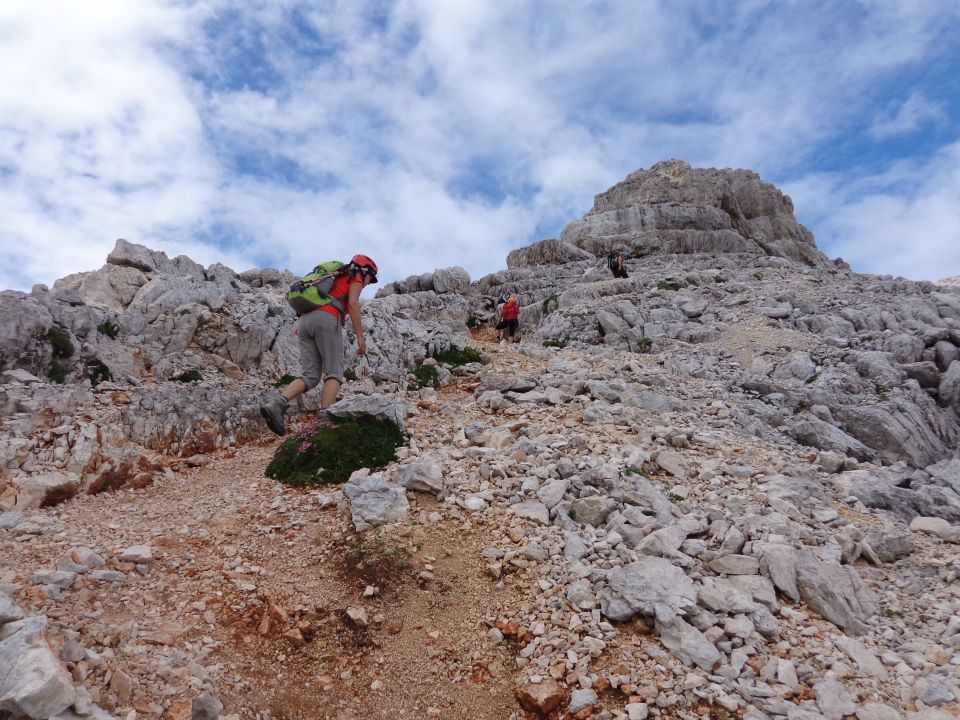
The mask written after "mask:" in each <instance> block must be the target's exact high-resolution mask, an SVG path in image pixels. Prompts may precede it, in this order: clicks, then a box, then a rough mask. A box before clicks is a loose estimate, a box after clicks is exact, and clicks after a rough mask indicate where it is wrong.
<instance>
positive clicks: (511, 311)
mask: <svg viewBox="0 0 960 720" xmlns="http://www.w3.org/2000/svg"><path fill="white" fill-rule="evenodd" d="M500 317H502V318H503V319H504V320H516V319H517V318H519V317H520V304H519V303H516V302H508V303H507V304H506V305H504V306H503V309H502V310H501V311H500Z"/></svg>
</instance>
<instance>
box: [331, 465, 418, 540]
mask: <svg viewBox="0 0 960 720" xmlns="http://www.w3.org/2000/svg"><path fill="white" fill-rule="evenodd" d="M343 494H344V495H346V496H347V499H348V500H349V502H350V513H351V515H352V519H353V524H354V527H356V528H357V530H366V529H368V528H371V527H376V526H378V525H384V524H386V523H392V522H398V521H400V520H403V519H404V518H405V517H407V514H408V513H409V511H410V503H408V502H407V494H406V492H404V489H403V488H402V487H400V486H399V485H394V484H392V483H389V482H387V481H386V480H385V479H384V478H383V476H382V475H367V476H364V477H361V478H358V479H356V480H354V479H352V478H351V479H350V481H349V482H347V483H346V484H345V485H344V486H343Z"/></svg>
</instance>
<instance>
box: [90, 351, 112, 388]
mask: <svg viewBox="0 0 960 720" xmlns="http://www.w3.org/2000/svg"><path fill="white" fill-rule="evenodd" d="M87 377H89V378H90V382H91V383H92V384H93V386H94V387H96V386H97V385H99V384H100V383H101V382H102V381H104V380H113V374H112V373H111V372H110V368H108V367H107V366H106V364H105V363H104V362H103V361H102V360H101V359H100V358H93V359H92V360H87Z"/></svg>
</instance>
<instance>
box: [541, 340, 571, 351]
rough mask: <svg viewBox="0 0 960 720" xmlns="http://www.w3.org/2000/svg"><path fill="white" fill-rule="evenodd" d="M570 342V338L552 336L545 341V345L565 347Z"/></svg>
mask: <svg viewBox="0 0 960 720" xmlns="http://www.w3.org/2000/svg"><path fill="white" fill-rule="evenodd" d="M569 343H570V338H568V337H565V338H560V339H556V338H550V339H549V340H544V341H543V346H544V347H555V348H565V347H566V346H567V345H568V344H569Z"/></svg>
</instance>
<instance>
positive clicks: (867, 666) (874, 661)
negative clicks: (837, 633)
mask: <svg viewBox="0 0 960 720" xmlns="http://www.w3.org/2000/svg"><path fill="white" fill-rule="evenodd" d="M834 643H836V645H837V647H839V648H840V649H841V650H843V651H844V652H845V653H846V654H847V655H848V656H850V659H851V660H853V663H854V667H855V668H856V670H857V674H858V675H861V676H870V677H875V678H880V679H881V680H886V679H887V677H888V675H889V673H888V672H887V669H886V668H885V667H884V666H883V663H882V662H880V660H879V658H877V656H876V655H874V653H873V652H872V651H871V650H870V649H869V648H867V646H866V645H864V644H863V643H862V642H860V641H859V640H855V639H854V638H850V637H846V636H843V637H839V638H836V639H835V640H834Z"/></svg>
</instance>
